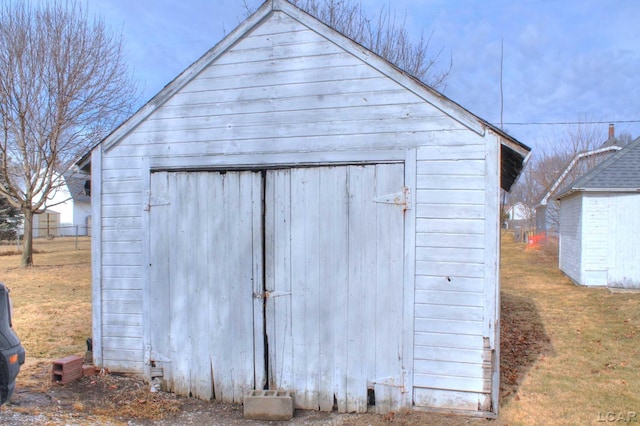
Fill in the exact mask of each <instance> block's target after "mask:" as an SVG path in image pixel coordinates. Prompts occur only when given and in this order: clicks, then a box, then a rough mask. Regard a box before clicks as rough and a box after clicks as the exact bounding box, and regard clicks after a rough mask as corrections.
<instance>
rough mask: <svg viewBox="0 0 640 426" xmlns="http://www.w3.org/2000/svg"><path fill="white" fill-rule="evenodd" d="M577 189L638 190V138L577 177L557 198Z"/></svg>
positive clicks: (639, 159)
mask: <svg viewBox="0 0 640 426" xmlns="http://www.w3.org/2000/svg"><path fill="white" fill-rule="evenodd" d="M577 191H607V192H628V191H637V192H640V138H637V139H636V140H634V141H633V142H631V143H630V144H629V145H627V146H626V147H624V148H622V149H621V150H620V151H618V152H617V153H616V154H615V155H612V156H611V157H609V158H608V159H606V160H605V161H603V162H602V163H600V164H599V165H598V166H597V167H595V168H594V169H593V170H591V171H590V172H589V173H587V174H585V175H584V176H582V177H581V178H579V179H577V180H576V181H575V182H574V183H573V184H572V185H571V186H570V187H569V188H567V189H566V190H565V191H563V192H562V193H561V194H559V195H558V198H563V197H566V196H567V195H569V194H571V193H573V192H577Z"/></svg>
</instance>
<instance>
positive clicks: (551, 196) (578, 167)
mask: <svg viewBox="0 0 640 426" xmlns="http://www.w3.org/2000/svg"><path fill="white" fill-rule="evenodd" d="M621 149H622V146H621V145H620V141H619V140H618V138H616V136H615V127H614V125H613V124H610V125H609V137H608V139H607V140H606V141H604V142H603V143H602V145H601V146H600V147H598V148H596V149H592V150H588V151H584V152H579V153H578V154H576V155H575V157H573V159H572V160H571V162H570V163H569V165H568V166H567V168H566V169H565V170H563V171H562V172H561V173H560V175H559V176H558V178H557V179H556V180H555V182H553V184H552V185H551V187H550V188H549V190H548V191H547V193H546V194H544V196H543V197H542V200H540V202H539V203H538V205H537V206H536V207H535V220H536V233H539V234H540V233H544V234H546V235H548V236H554V237H557V236H558V230H559V217H558V211H559V205H558V200H557V199H556V196H557V195H558V194H560V193H561V192H563V191H564V190H565V189H566V188H568V187H569V186H570V185H571V183H573V182H574V181H576V180H577V179H579V178H580V177H581V176H584V175H585V174H587V173H588V172H589V171H590V170H591V169H593V168H595V167H596V166H597V165H598V164H600V163H601V162H603V161H604V160H606V159H607V158H609V157H610V156H611V155H613V154H615V153H616V152H618V151H620V150H621Z"/></svg>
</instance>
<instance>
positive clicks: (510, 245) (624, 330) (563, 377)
mask: <svg viewBox="0 0 640 426" xmlns="http://www.w3.org/2000/svg"><path fill="white" fill-rule="evenodd" d="M557 265H558V263H557V257H556V256H555V255H554V253H553V250H550V249H548V248H547V249H541V250H538V251H536V250H531V249H526V246H525V245H524V244H521V243H514V242H513V239H512V238H510V236H509V235H507V236H505V237H504V238H503V240H502V262H501V276H502V298H503V300H505V301H508V300H514V299H516V300H526V301H528V302H530V304H532V305H533V306H535V307H536V309H535V311H534V312H533V314H532V313H531V312H527V313H526V314H525V315H523V316H522V317H521V318H520V321H525V322H526V321H528V320H531V322H536V321H540V322H541V326H542V327H543V333H544V334H546V336H547V337H548V339H549V340H550V344H549V345H548V346H547V348H545V350H544V351H541V353H539V354H538V356H537V360H536V361H535V362H534V363H532V364H531V368H529V369H528V371H525V372H523V374H522V377H521V380H520V384H519V386H518V388H517V393H516V394H515V395H513V396H512V397H511V398H505V399H506V400H505V401H503V406H502V407H501V413H500V419H501V421H502V422H505V423H509V424H592V423H600V422H601V421H602V420H607V419H608V421H611V420H612V419H613V418H614V417H615V419H616V420H618V419H620V420H622V419H626V420H631V422H634V421H635V422H640V357H639V353H640V294H638V293H636V294H629V293H622V294H614V293H611V292H609V290H607V289H604V288H585V287H581V286H577V285H575V284H574V283H573V282H572V281H571V280H570V279H569V278H567V277H566V276H565V275H564V274H562V273H561V272H560V271H559V270H558V267H557ZM503 310H504V306H503ZM528 317H531V318H528ZM505 326H508V324H504V323H503V327H505ZM503 352H504V348H503ZM635 413H638V414H637V417H636V414H635ZM616 423H617V424H620V423H619V422H617V421H616Z"/></svg>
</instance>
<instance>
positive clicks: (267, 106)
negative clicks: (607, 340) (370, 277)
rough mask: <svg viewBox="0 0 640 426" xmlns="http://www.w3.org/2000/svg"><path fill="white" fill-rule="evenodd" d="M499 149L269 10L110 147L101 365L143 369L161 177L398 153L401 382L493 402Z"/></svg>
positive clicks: (492, 138) (98, 285)
mask: <svg viewBox="0 0 640 426" xmlns="http://www.w3.org/2000/svg"><path fill="white" fill-rule="evenodd" d="M152 102H153V101H152ZM499 146H500V142H499V139H498V137H497V136H496V135H494V134H493V133H491V132H490V131H487V132H486V133H485V134H484V135H482V136H481V135H479V134H478V133H476V132H474V131H472V130H470V129H469V128H467V127H465V126H464V125H462V124H461V122H460V121H457V120H455V119H453V118H451V117H450V116H448V115H446V114H444V113H443V112H442V111H441V110H440V109H438V108H436V107H435V106H434V105H433V104H430V103H428V102H425V99H424V98H423V97H421V96H419V95H418V94H417V93H416V92H415V91H414V90H413V88H412V85H411V83H408V84H406V85H401V84H399V83H398V82H397V81H395V80H393V79H390V78H389V77H388V76H387V75H385V74H383V73H381V72H380V71H378V70H376V69H375V68H373V67H372V66H371V65H369V64H367V63H364V62H363V61H362V60H360V59H359V58H356V57H355V56H353V55H352V54H350V53H348V52H346V51H345V50H343V49H342V48H340V47H338V46H337V45H336V44H335V43H334V42H331V41H329V40H327V39H325V38H324V37H322V36H321V35H320V34H318V33H317V32H315V31H312V30H311V29H309V28H308V27H306V26H303V25H301V24H300V23H298V22H297V21H295V20H294V19H292V18H291V17H290V16H288V15H287V14H285V13H279V12H275V13H273V14H271V15H270V16H269V17H268V19H267V20H266V21H264V22H263V23H261V24H260V25H259V26H258V27H257V28H256V29H255V30H254V31H252V32H251V33H249V34H248V35H247V36H245V37H243V38H241V39H240V40H239V42H238V43H236V44H234V45H233V46H231V47H230V48H229V49H228V50H227V51H226V52H225V53H224V54H223V55H221V56H219V57H218V58H217V59H216V60H215V61H214V62H213V63H212V64H211V65H209V66H208V67H206V68H205V69H204V70H202V72H200V73H199V74H198V75H197V76H196V77H195V78H194V79H193V80H192V81H191V82H189V83H188V84H186V85H185V86H184V87H183V88H182V89H181V90H179V91H178V92H177V93H175V94H174V95H173V96H171V97H170V98H169V99H168V100H166V102H164V103H162V104H161V105H158V106H157V108H156V109H155V111H154V112H153V113H152V114H151V115H150V116H148V117H147V118H146V119H145V120H144V121H142V122H141V123H139V125H137V126H136V127H135V128H134V129H132V130H131V131H130V132H129V133H128V134H127V135H126V136H125V137H124V138H123V139H122V140H121V141H120V142H119V143H118V144H116V145H113V146H110V147H109V148H108V149H106V150H105V152H103V153H102V155H101V167H100V171H99V173H100V176H99V178H100V179H101V181H102V187H101V196H100V203H99V207H98V208H99V212H100V216H101V221H100V222H98V223H99V224H100V227H101V228H100V230H99V232H98V233H99V235H100V236H101V239H100V243H99V246H98V250H94V267H97V268H100V271H99V272H98V273H96V274H95V275H94V286H95V288H94V298H95V295H96V294H99V297H100V298H101V303H100V304H98V305H97V307H96V305H94V322H95V321H101V325H99V326H97V327H96V326H94V335H95V334H98V336H99V340H100V341H99V342H98V344H97V348H98V352H99V353H98V354H97V355H96V356H97V361H98V362H99V363H100V364H101V365H102V366H103V367H108V368H110V369H111V370H114V371H125V372H137V373H140V372H142V371H144V368H145V364H144V363H145V350H146V349H147V348H145V344H146V342H145V341H144V339H145V338H144V336H145V333H146V332H145V330H148V328H149V327H153V325H152V324H147V323H145V321H144V318H145V315H146V311H147V310H148V309H153V307H152V306H149V305H148V304H146V303H148V302H146V301H145V300H144V295H145V291H146V290H145V289H146V288H148V286H149V285H150V283H149V282H148V279H149V278H148V270H149V268H148V264H149V262H148V258H147V256H148V254H145V253H148V244H149V235H148V232H149V228H148V209H149V208H153V202H154V199H153V194H152V197H151V198H150V196H149V194H148V192H147V191H148V190H149V174H150V171H151V170H179V169H186V170H191V169H212V168H215V169H225V168H227V167H228V168H238V167H240V168H243V167H258V168H260V167H271V166H274V165H279V166H281V167H290V166H296V165H301V164H302V165H310V164H314V165H315V164H317V165H325V164H344V163H360V162H404V164H405V174H406V179H405V182H407V185H408V186H409V187H410V189H411V191H412V192H411V198H412V201H411V203H412V206H411V210H410V211H409V212H408V213H407V214H406V216H405V221H406V227H405V229H406V232H409V233H410V234H411V235H410V236H408V235H405V244H407V243H408V244H410V246H408V247H405V269H408V270H409V271H410V272H409V274H408V275H405V279H404V281H405V283H404V285H405V289H404V291H405V292H408V293H407V294H406V296H405V299H404V300H405V302H408V303H409V305H406V304H405V307H404V310H405V312H409V313H410V316H409V317H407V314H405V319H406V320H408V321H409V323H410V324H409V326H410V327H413V331H412V335H411V336H409V338H408V339H405V343H404V344H405V347H404V349H403V356H404V357H405V358H406V359H405V362H406V363H408V364H407V365H406V368H407V373H408V376H409V377H408V378H407V382H405V383H409V384H410V385H411V386H410V389H411V390H412V392H413V399H414V400H415V405H416V406H422V407H431V408H445V409H468V410H472V411H478V410H479V409H480V410H484V411H489V410H490V405H491V404H490V403H489V402H488V396H489V395H490V394H491V392H492V389H491V387H492V383H491V380H492V378H491V363H492V362H495V360H496V359H497V358H496V356H497V351H498V340H497V337H496V334H497V332H496V324H497V296H496V293H497V288H498V281H497V280H498V277H497V275H498V274H497V269H496V268H497V266H496V265H497V264H498V260H499V259H498V254H497V246H498V243H499V242H498V232H497V230H498V226H499V223H498V221H499V214H498V194H499V188H498V182H499V170H498V160H497V158H498V155H499V154H498V150H499ZM488 157H490V158H494V159H495V160H493V161H488V160H487V158H488ZM149 205H151V207H149ZM176 220H180V218H176ZM94 223H95V222H94ZM96 280H98V282H96ZM96 309H98V310H99V312H96V311H95V310H96ZM414 315H415V316H414ZM410 340H413V342H412V341H410ZM407 341H409V342H407ZM406 345H408V346H406ZM414 345H415V346H414ZM494 371H497V369H495V368H494ZM494 380H495V377H494ZM494 385H495V384H494ZM494 393H495V394H497V392H494ZM405 403H406V404H407V405H410V404H411V401H410V400H409V401H406V402H405ZM479 407H480V408H479ZM494 409H495V407H494Z"/></svg>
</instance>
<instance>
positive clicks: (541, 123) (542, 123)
mask: <svg viewBox="0 0 640 426" xmlns="http://www.w3.org/2000/svg"><path fill="white" fill-rule="evenodd" d="M623 123H640V120H606V121H531V122H528V123H525V122H512V123H504V125H505V126H560V125H567V124H623ZM493 124H494V125H497V123H493Z"/></svg>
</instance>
